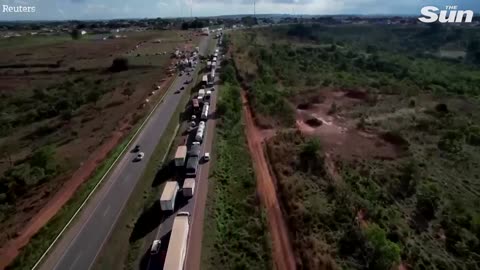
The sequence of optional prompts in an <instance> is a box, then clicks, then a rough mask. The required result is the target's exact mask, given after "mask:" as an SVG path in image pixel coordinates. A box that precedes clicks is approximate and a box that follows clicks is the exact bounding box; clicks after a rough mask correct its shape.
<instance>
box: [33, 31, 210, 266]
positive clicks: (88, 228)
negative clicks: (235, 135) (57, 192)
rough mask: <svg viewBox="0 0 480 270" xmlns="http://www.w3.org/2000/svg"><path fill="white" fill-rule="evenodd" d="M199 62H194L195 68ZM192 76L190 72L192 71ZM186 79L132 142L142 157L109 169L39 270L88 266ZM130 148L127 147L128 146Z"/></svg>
mask: <svg viewBox="0 0 480 270" xmlns="http://www.w3.org/2000/svg"><path fill="white" fill-rule="evenodd" d="M208 40H209V39H208V37H204V38H202V40H201V42H200V44H199V47H200V53H201V54H204V53H205V52H206V50H207V47H208ZM198 66H200V65H197V68H198ZM192 75H193V73H192ZM187 79H189V77H188V76H186V75H183V76H181V77H177V78H176V79H175V81H174V83H173V84H172V86H171V87H170V89H168V91H167V93H166V94H165V97H164V99H163V102H162V103H161V104H159V105H158V106H157V107H156V109H155V110H154V112H153V113H152V115H151V117H150V119H149V120H148V122H147V123H146V124H145V126H144V127H143V129H142V130H141V131H140V133H139V134H138V135H137V137H136V138H135V140H134V141H133V142H132V144H131V148H133V146H134V145H136V144H139V145H140V146H141V149H140V151H142V152H144V153H145V158H144V159H143V160H142V161H140V162H133V159H134V157H135V154H133V153H130V151H127V152H126V153H125V154H124V156H123V157H122V158H121V159H120V160H119V162H118V164H117V166H116V167H115V168H113V169H112V171H111V173H110V175H109V176H108V177H107V179H106V180H105V182H104V184H103V186H102V187H101V188H100V189H99V190H98V191H97V192H96V193H95V195H94V196H93V197H92V198H91V200H90V201H89V202H88V204H87V205H86V207H85V208H84V209H83V211H82V213H81V214H80V215H79V217H77V220H76V221H75V222H74V223H73V225H72V226H71V227H70V228H69V229H68V230H67V231H66V232H65V234H64V235H63V236H62V238H61V240H60V241H59V242H58V243H57V245H56V246H55V247H54V248H53V249H52V250H51V252H50V253H49V254H48V255H47V257H46V258H45V260H44V261H43V263H42V264H41V265H40V268H39V269H42V270H50V269H55V270H85V269H90V268H91V267H92V265H93V263H94V262H95V259H96V257H97V256H98V254H99V253H100V251H101V250H102V247H103V245H104V243H105V242H106V240H107V239H108V237H109V235H110V233H111V232H112V230H113V229H114V226H115V223H116V221H117V219H118V217H119V216H120V214H121V212H122V210H123V208H124V207H125V204H126V203H127V201H128V198H129V197H130V194H131V192H132V191H133V189H134V187H135V185H136V184H137V182H138V180H139V179H140V177H141V176H142V173H143V171H144V169H145V167H146V165H147V163H148V159H149V157H150V156H151V154H152V152H153V150H154V149H155V147H156V145H157V143H158V142H159V139H160V137H161V136H162V135H163V133H164V131H165V129H166V127H167V125H168V122H169V121H170V119H171V117H172V115H173V113H174V112H175V110H176V108H177V106H178V105H179V102H180V100H181V97H182V95H184V94H188V93H185V91H186V90H183V91H182V92H181V93H180V94H175V93H174V92H175V90H177V89H179V88H180V87H181V86H183V85H184V82H185V81H186V80H187ZM129 150H130V149H129Z"/></svg>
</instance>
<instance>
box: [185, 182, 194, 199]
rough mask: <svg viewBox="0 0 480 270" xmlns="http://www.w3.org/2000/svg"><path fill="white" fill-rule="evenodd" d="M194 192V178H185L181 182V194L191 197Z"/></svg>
mask: <svg viewBox="0 0 480 270" xmlns="http://www.w3.org/2000/svg"><path fill="white" fill-rule="evenodd" d="M194 192H195V178H187V179H185V182H183V196H185V197H192V196H193V193H194Z"/></svg>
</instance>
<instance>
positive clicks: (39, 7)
mask: <svg viewBox="0 0 480 270" xmlns="http://www.w3.org/2000/svg"><path fill="white" fill-rule="evenodd" d="M253 2H254V0H0V21H2V20H95V19H115V18H157V17H163V18H171V17H189V16H190V11H191V10H192V15H193V16H194V17H195V16H198V17H202V16H218V15H233V14H253V10H254V9H253ZM5 5H7V6H34V7H35V12H30V13H26V12H22V13H12V12H10V13H9V12H5V11H4V7H5ZM427 5H434V6H437V7H438V8H440V9H444V7H445V6H446V5H457V6H458V9H471V10H473V11H475V12H480V0H256V8H255V10H256V13H257V14H272V13H281V14H297V15H298V14H306V15H329V14H364V15H372V14H374V15H379V14H393V15H397V14H409V15H415V14H419V12H420V9H421V8H422V7H424V6H427Z"/></svg>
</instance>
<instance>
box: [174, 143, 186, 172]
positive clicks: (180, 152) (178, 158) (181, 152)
mask: <svg viewBox="0 0 480 270" xmlns="http://www.w3.org/2000/svg"><path fill="white" fill-rule="evenodd" d="M186 157H187V146H186V145H180V146H179V147H178V148H177V151H176V152H175V166H177V167H181V166H183V165H185V158H186Z"/></svg>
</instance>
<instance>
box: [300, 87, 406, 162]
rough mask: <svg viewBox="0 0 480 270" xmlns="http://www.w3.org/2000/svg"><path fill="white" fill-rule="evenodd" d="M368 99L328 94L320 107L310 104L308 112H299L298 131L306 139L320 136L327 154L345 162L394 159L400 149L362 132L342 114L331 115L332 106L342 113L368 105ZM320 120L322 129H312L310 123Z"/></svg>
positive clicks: (348, 93) (358, 94) (351, 94)
mask: <svg viewBox="0 0 480 270" xmlns="http://www.w3.org/2000/svg"><path fill="white" fill-rule="evenodd" d="M365 99H366V95H364V94H362V92H352V91H325V92H322V98H320V100H323V102H322V103H320V104H309V106H308V108H307V109H306V110H301V109H297V120H296V123H297V128H298V129H299V130H300V131H302V133H304V134H306V135H312V136H318V137H320V138H321V140H322V144H323V147H324V148H325V151H326V152H327V153H334V154H335V155H339V156H340V157H341V158H342V159H347V160H349V159H352V158H364V157H365V158H366V157H369V158H378V159H394V158H396V157H397V156H398V154H399V149H398V148H397V147H396V146H395V145H393V144H390V143H388V142H386V141H385V140H383V139H381V138H380V137H379V136H378V135H377V134H374V133H369V132H366V131H361V130H358V129H357V128H356V122H355V121H352V120H347V119H343V118H342V117H341V116H340V115H339V114H336V113H330V114H329V112H330V110H331V107H332V104H333V103H335V104H336V106H337V108H338V109H342V108H348V107H350V106H353V105H355V104H358V103H362V102H364V100H365ZM312 118H316V119H318V120H320V121H321V122H323V124H322V125H320V126H310V125H308V124H307V123H306V121H307V120H308V119H312Z"/></svg>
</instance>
